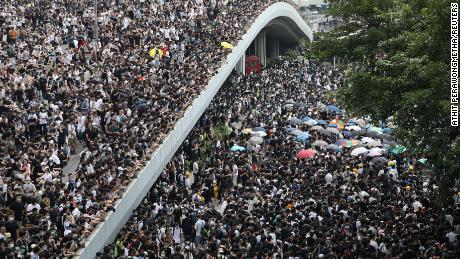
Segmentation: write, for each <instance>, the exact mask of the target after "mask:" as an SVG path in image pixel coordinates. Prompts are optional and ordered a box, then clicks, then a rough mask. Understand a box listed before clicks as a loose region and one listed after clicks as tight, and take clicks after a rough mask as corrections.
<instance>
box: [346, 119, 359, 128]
mask: <svg viewBox="0 0 460 259" xmlns="http://www.w3.org/2000/svg"><path fill="white" fill-rule="evenodd" d="M347 124H350V125H347V126H351V125H358V124H359V123H358V121H357V120H353V119H352V120H349V121H348V122H347Z"/></svg>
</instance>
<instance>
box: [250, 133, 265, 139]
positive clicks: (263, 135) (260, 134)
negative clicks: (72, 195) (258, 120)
mask: <svg viewBox="0 0 460 259" xmlns="http://www.w3.org/2000/svg"><path fill="white" fill-rule="evenodd" d="M252 135H253V136H255V137H262V138H263V137H265V136H267V133H265V132H263V131H254V132H252Z"/></svg>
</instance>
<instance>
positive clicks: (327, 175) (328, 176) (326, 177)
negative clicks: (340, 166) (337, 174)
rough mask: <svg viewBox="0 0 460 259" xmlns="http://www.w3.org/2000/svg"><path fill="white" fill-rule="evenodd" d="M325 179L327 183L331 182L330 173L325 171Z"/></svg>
mask: <svg viewBox="0 0 460 259" xmlns="http://www.w3.org/2000/svg"><path fill="white" fill-rule="evenodd" d="M325 180H326V184H327V185H331V184H332V174H331V173H327V174H326V176H325Z"/></svg>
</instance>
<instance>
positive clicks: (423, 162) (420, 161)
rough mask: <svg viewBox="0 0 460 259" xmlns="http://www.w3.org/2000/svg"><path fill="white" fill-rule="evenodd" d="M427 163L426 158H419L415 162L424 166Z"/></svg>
mask: <svg viewBox="0 0 460 259" xmlns="http://www.w3.org/2000/svg"><path fill="white" fill-rule="evenodd" d="M427 161H428V159H426V158H420V159H419V160H417V162H419V163H422V164H426V162H427Z"/></svg>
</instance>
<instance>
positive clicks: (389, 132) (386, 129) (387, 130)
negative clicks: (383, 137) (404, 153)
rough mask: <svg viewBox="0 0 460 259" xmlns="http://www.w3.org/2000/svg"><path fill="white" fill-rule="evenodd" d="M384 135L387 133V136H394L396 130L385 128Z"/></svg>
mask: <svg viewBox="0 0 460 259" xmlns="http://www.w3.org/2000/svg"><path fill="white" fill-rule="evenodd" d="M382 131H383V133H387V134H392V133H393V132H394V129H392V128H383V130H382Z"/></svg>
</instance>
